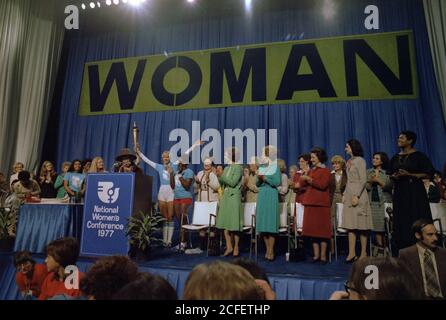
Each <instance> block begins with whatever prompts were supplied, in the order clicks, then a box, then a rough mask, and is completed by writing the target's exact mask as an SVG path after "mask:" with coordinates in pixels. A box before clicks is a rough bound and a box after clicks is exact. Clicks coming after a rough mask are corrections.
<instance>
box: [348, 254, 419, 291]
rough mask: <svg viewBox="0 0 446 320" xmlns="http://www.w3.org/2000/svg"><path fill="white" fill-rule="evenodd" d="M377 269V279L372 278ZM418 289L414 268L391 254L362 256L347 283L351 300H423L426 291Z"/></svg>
mask: <svg viewBox="0 0 446 320" xmlns="http://www.w3.org/2000/svg"><path fill="white" fill-rule="evenodd" d="M373 272H376V278H371V277H373V276H372V273H373ZM374 279H376V280H374ZM373 281H377V282H376V283H373ZM369 285H371V286H372V287H371V288H370V287H368V286H369ZM367 287H368V288H367ZM416 288H417V283H416V280H415V278H414V277H413V275H412V273H411V271H410V270H409V269H407V267H406V266H405V265H404V264H403V263H401V262H400V261H399V260H397V259H395V258H391V257H385V258H373V257H366V258H362V259H359V260H358V261H356V262H355V263H354V264H353V266H352V269H351V271H350V277H349V280H348V281H347V283H346V290H347V292H348V294H349V299H350V300H414V299H420V297H421V294H422V293H421V292H417V289H416Z"/></svg>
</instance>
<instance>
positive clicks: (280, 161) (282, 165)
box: [277, 159, 286, 173]
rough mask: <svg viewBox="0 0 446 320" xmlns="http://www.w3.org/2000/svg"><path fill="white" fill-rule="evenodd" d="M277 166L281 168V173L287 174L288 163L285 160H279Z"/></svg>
mask: <svg viewBox="0 0 446 320" xmlns="http://www.w3.org/2000/svg"><path fill="white" fill-rule="evenodd" d="M277 166H278V167H279V170H280V173H286V163H285V160H282V159H278V160H277Z"/></svg>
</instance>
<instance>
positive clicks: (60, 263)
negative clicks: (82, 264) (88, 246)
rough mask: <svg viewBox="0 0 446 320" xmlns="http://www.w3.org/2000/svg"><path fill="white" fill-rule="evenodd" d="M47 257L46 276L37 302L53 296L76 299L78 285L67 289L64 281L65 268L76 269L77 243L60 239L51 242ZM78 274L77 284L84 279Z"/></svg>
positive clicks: (79, 293) (65, 276)
mask: <svg viewBox="0 0 446 320" xmlns="http://www.w3.org/2000/svg"><path fill="white" fill-rule="evenodd" d="M46 254H47V257H46V259H45V264H46V267H47V270H48V275H47V277H46V278H45V280H44V281H43V284H42V290H41V293H40V296H39V300H47V299H50V298H53V297H55V296H60V295H67V296H70V297H78V296H80V295H81V292H80V290H79V289H75V288H76V287H77V288H79V283H77V284H74V285H73V288H67V286H66V285H65V279H66V278H67V276H68V274H67V273H66V268H67V267H68V266H73V267H76V262H77V259H78V258H79V243H78V241H77V240H76V239H75V238H70V237H67V238H60V239H57V240H54V241H51V242H50V243H49V244H48V245H47V247H46ZM73 270H75V272H78V274H77V277H74V279H77V280H78V282H79V281H80V280H81V279H82V278H83V277H84V274H83V273H82V272H80V271H76V270H77V269H76V268H73Z"/></svg>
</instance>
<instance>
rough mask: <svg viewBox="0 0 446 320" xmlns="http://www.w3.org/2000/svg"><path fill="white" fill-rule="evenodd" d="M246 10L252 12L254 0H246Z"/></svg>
mask: <svg viewBox="0 0 446 320" xmlns="http://www.w3.org/2000/svg"><path fill="white" fill-rule="evenodd" d="M245 11H246V12H247V13H251V11H252V0H245Z"/></svg>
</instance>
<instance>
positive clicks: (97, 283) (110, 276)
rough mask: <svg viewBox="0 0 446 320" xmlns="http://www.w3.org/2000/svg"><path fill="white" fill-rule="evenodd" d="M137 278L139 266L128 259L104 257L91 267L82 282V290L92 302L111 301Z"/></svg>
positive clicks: (123, 257)
mask: <svg viewBox="0 0 446 320" xmlns="http://www.w3.org/2000/svg"><path fill="white" fill-rule="evenodd" d="M137 277H138V266H137V265H136V264H135V263H134V262H133V261H132V260H130V259H129V258H128V257H125V256H110V257H104V258H101V259H99V260H98V261H96V262H95V263H94V264H93V265H92V266H91V268H90V270H88V272H87V273H86V275H85V278H83V279H82V280H81V285H80V289H81V291H82V292H83V294H84V295H85V296H87V297H88V298H89V299H91V300H93V299H94V300H110V299H111V298H112V297H113V295H114V294H115V293H117V292H118V291H119V290H121V289H122V288H123V287H124V286H125V285H127V284H129V283H131V282H132V281H134V280H136V279H137Z"/></svg>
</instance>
